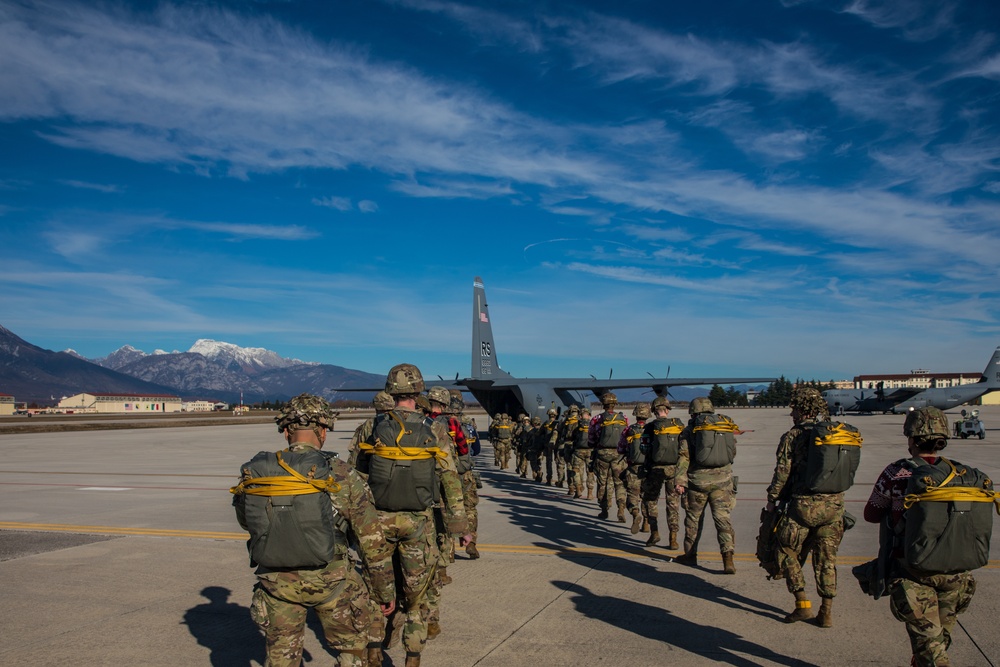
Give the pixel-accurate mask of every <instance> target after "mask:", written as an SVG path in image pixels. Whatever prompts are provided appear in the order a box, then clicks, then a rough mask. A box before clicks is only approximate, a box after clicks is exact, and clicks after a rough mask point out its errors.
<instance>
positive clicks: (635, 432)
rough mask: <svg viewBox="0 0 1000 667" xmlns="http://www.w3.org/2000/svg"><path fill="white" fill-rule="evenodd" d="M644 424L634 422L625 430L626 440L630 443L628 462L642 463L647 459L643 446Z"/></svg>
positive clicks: (631, 463) (633, 463)
mask: <svg viewBox="0 0 1000 667" xmlns="http://www.w3.org/2000/svg"><path fill="white" fill-rule="evenodd" d="M643 426H644V425H643V424H632V425H631V426H629V427H628V429H626V431H625V442H626V443H628V462H629V464H630V465H642V464H643V463H644V462H645V461H646V452H645V450H644V449H643V446H642V429H643Z"/></svg>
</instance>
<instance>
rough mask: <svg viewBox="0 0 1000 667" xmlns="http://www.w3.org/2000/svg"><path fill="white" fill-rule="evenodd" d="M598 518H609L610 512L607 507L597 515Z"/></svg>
mask: <svg viewBox="0 0 1000 667" xmlns="http://www.w3.org/2000/svg"><path fill="white" fill-rule="evenodd" d="M597 518H598V519H607V518H608V510H607V508H606V507H602V508H601V513H600V514H598V515H597Z"/></svg>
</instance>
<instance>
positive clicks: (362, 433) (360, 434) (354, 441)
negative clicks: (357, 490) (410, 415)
mask: <svg viewBox="0 0 1000 667" xmlns="http://www.w3.org/2000/svg"><path fill="white" fill-rule="evenodd" d="M372 405H374V406H375V416H376V417H377V416H378V415H380V414H382V413H383V412H385V411H386V410H392V408H393V407H394V406H395V405H394V402H393V400H392V396H390V395H389V394H387V393H385V392H384V391H380V392H379V393H377V394H375V399H374V400H373V401H372ZM374 425H375V417H369V418H368V419H366V420H364V421H363V422H361V423H360V424H359V425H358V427H357V428H356V429H354V435H353V436H351V443H350V444H349V445H348V447H347V465H349V466H350V467H352V468H357V465H358V454H360V452H361V449H360V446H361V443H363V442H368V439H369V438H371V437H372V427H373V426H374ZM359 474H361V473H359ZM361 476H362V478H364V477H367V475H363V474H362V475H361Z"/></svg>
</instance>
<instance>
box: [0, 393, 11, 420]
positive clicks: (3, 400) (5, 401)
mask: <svg viewBox="0 0 1000 667" xmlns="http://www.w3.org/2000/svg"><path fill="white" fill-rule="evenodd" d="M12 414H14V397H13V396H11V395H10V394H0V417H7V416H10V415H12Z"/></svg>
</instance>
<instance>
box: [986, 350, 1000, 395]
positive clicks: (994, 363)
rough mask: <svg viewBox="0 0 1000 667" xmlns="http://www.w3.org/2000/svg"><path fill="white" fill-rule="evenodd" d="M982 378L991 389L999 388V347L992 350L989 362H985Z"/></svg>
mask: <svg viewBox="0 0 1000 667" xmlns="http://www.w3.org/2000/svg"><path fill="white" fill-rule="evenodd" d="M983 379H984V380H985V381H986V383H987V385H989V387H990V388H992V389H1000V347H998V348H997V349H996V350H994V351H993V356H992V357H990V363H988V364H986V370H984V371H983Z"/></svg>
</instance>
